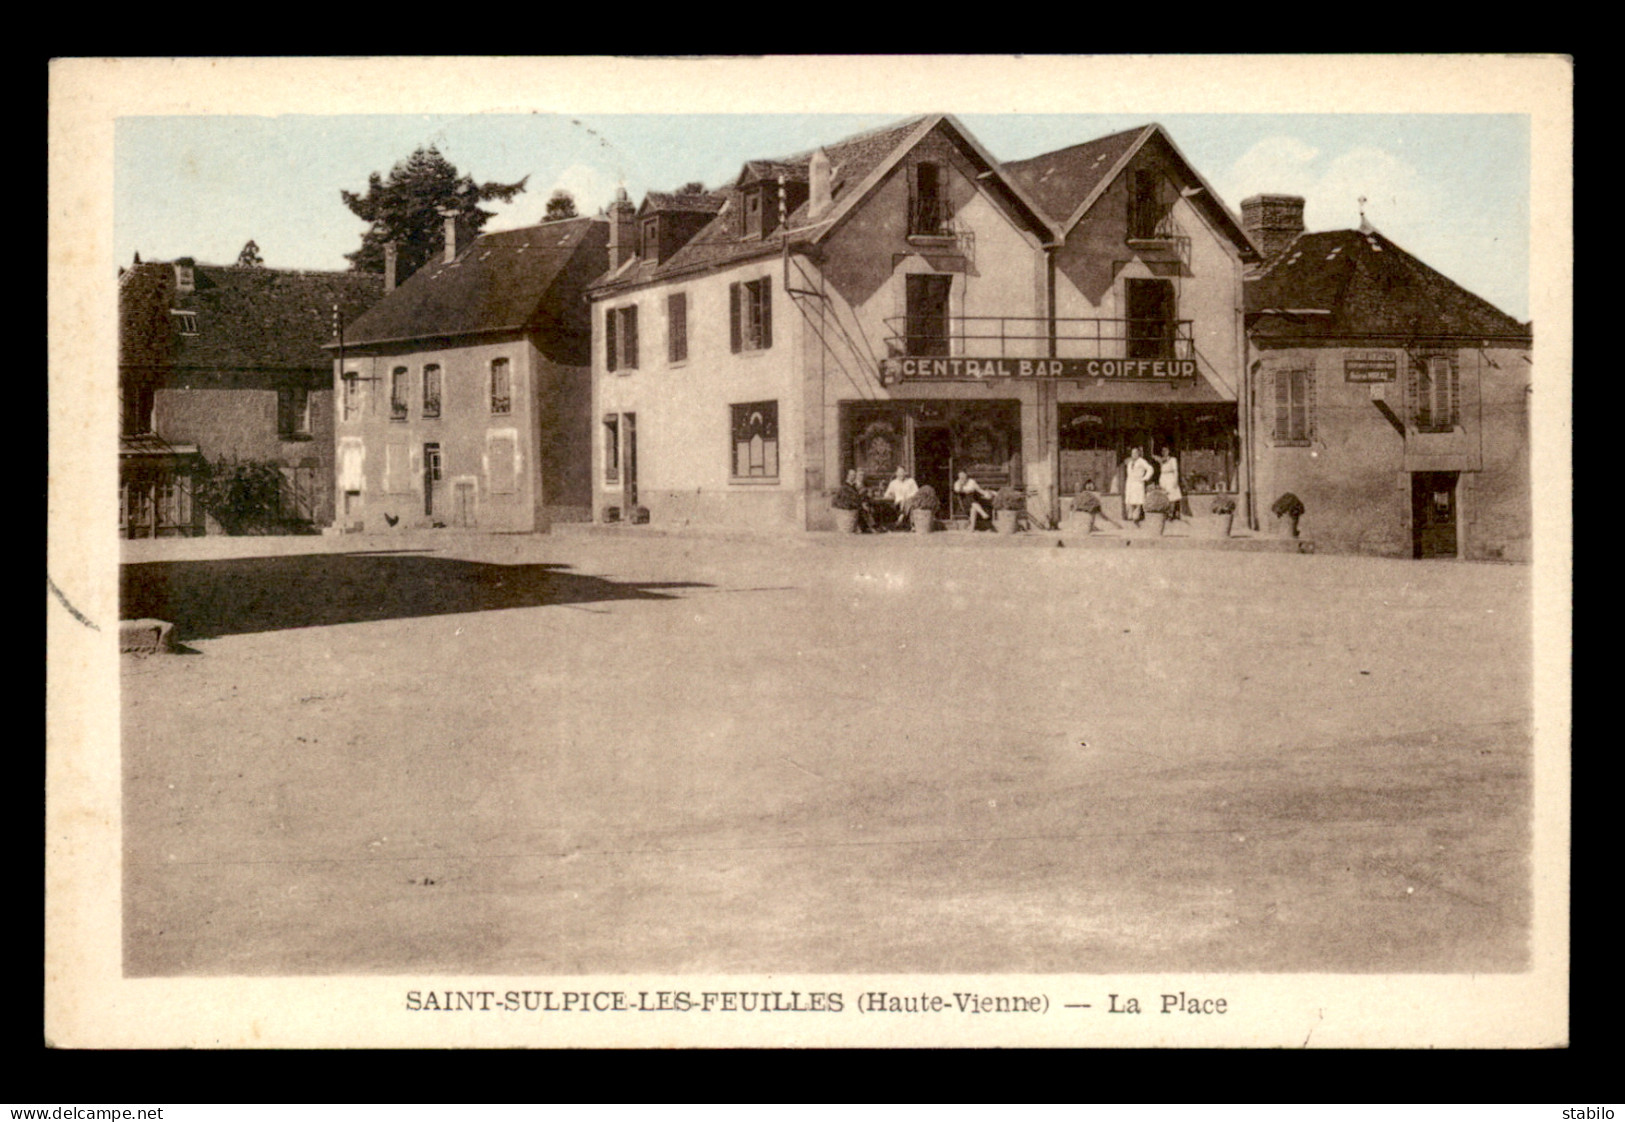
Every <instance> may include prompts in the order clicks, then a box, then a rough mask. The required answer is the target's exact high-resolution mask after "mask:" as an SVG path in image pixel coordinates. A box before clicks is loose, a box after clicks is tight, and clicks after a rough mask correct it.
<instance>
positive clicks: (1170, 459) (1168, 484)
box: [1157, 448, 1185, 518]
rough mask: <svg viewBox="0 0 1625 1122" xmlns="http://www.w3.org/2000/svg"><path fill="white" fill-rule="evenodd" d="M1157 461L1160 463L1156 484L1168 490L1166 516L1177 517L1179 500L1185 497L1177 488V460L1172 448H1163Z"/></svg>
mask: <svg viewBox="0 0 1625 1122" xmlns="http://www.w3.org/2000/svg"><path fill="white" fill-rule="evenodd" d="M1157 462H1158V463H1160V464H1161V465H1162V467H1161V469H1160V470H1159V472H1158V475H1157V486H1159V487H1161V488H1162V489H1163V490H1164V491H1166V492H1168V517H1169V518H1178V517H1179V507H1180V500H1181V499H1183V498H1184V497H1185V492H1183V491H1181V490H1180V489H1179V461H1178V460H1176V459H1174V452H1173V449H1172V448H1164V449H1163V450H1162V455H1161V456H1160V457H1158V461H1157Z"/></svg>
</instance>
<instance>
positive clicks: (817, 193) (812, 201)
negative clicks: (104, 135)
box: [807, 148, 834, 221]
mask: <svg viewBox="0 0 1625 1122" xmlns="http://www.w3.org/2000/svg"><path fill="white" fill-rule="evenodd" d="M807 180H808V184H807V186H808V195H807V217H808V218H811V219H813V220H814V221H817V220H818V219H820V218H822V217H823V216H824V215H826V214H828V213H829V208H830V207H831V206H832V205H834V198H833V195H832V192H831V189H830V166H829V153H828V152H826V151H824V150H823V149H822V148H820V149H819V150H818V151H816V152H814V153H813V154H812V160H811V161H810V162H809V163H808V165H807Z"/></svg>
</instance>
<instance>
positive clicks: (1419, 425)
mask: <svg viewBox="0 0 1625 1122" xmlns="http://www.w3.org/2000/svg"><path fill="white" fill-rule="evenodd" d="M1410 381H1411V386H1410V390H1411V392H1410V398H1411V424H1413V425H1415V426H1416V429H1417V431H1419V432H1451V431H1453V430H1454V429H1455V427H1456V424H1457V422H1458V421H1459V420H1460V403H1459V402H1460V397H1461V384H1460V377H1459V375H1458V373H1457V368H1456V359H1455V356H1454V355H1447V354H1445V355H1424V356H1416V357H1413V358H1412V359H1411V378H1410Z"/></svg>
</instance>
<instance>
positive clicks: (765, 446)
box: [728, 399, 783, 483]
mask: <svg viewBox="0 0 1625 1122" xmlns="http://www.w3.org/2000/svg"><path fill="white" fill-rule="evenodd" d="M758 413H759V414H762V421H761V426H760V429H761V431H759V432H757V433H755V435H754V436H753V437H752V438H751V439H750V440H747V441H744V442H741V440H740V436H741V435H742V434H747V433H750V432H751V430H752V427H753V426H752V419H753V416H754V415H755V414H758ZM758 439H759V440H760V442H761V470H760V471H758V470H756V467H757V462H756V456H755V449H754V448H752V447H751V446H752V445H753V444H754V443H755V442H756V440H758ZM741 447H745V448H748V449H750V450H749V451H747V452H746V454H745V459H746V468H747V470H746V472H745V473H744V474H741V473H740V471H739V466H740V450H741ZM780 451H781V443H780V440H779V403H778V400H777V399H774V400H771V401H745V402H739V403H737V404H731V405H729V406H728V479H729V482H731V483H777V482H779V479H780V475H781V472H782V470H783V464H782V462H781V458H780ZM770 465H771V470H769V466H770Z"/></svg>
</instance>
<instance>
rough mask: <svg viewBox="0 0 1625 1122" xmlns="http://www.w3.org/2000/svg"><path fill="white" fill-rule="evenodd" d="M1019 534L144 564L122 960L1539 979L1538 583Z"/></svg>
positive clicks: (360, 550)
mask: <svg viewBox="0 0 1625 1122" xmlns="http://www.w3.org/2000/svg"><path fill="white" fill-rule="evenodd" d="M1005 544H1006V543H989V544H987V545H985V546H984V544H983V543H980V542H978V543H976V544H975V545H971V544H964V545H954V544H949V543H945V542H941V541H937V540H934V539H929V538H928V539H915V538H912V537H910V536H907V535H899V536H897V537H895V538H881V539H878V540H870V539H861V538H860V539H850V540H847V541H840V542H837V541H835V540H834V539H833V538H832V537H829V538H825V539H822V540H819V539H815V538H810V537H809V538H798V539H795V540H792V541H786V542H764V541H750V540H743V541H742V540H720V539H705V538H697V537H675V536H673V537H648V536H644V537H640V536H638V535H636V534H635V533H627V534H624V535H620V536H615V535H609V534H592V533H586V532H561V533H555V534H553V535H550V536H542V537H493V538H485V539H481V538H475V537H453V536H448V535H445V534H441V535H423V536H418V537H413V536H410V535H401V536H399V537H390V538H342V539H334V538H325V539H298V540H280V541H272V540H269V539H263V540H261V541H258V542H255V541H248V540H243V539H205V540H203V541H198V542H177V543H156V544H150V545H146V546H145V548H144V549H143V550H141V551H139V552H137V551H136V550H135V549H134V548H132V550H131V552H130V553H128V554H127V556H126V560H127V564H126V565H125V566H124V574H123V575H124V596H125V610H124V612H123V614H124V615H125V616H126V617H129V616H131V615H155V616H158V617H159V618H163V619H168V620H171V621H173V622H175V623H176V625H177V634H178V636H179V638H180V640H181V642H182V643H184V644H185V645H186V647H187V648H188V650H189V651H191V652H195V653H182V654H178V655H173V656H154V657H148V658H136V657H126V658H125V659H124V661H123V678H122V688H123V712H124V742H123V766H124V816H125V817H124V829H125V863H124V870H125V871H124V916H125V967H126V973H127V974H130V975H137V976H141V975H187V974H199V975H219V974H324V973H335V972H346V973H356V972H363V973H364V972H378V973H382V972H392V973H404V972H429V971H433V972H449V973H517V972H534V973H577V972H603V973H618V972H657V971H658V972H694V973H709V972H751V973H758V972H760V973H769V972H771V973H778V974H782V973H791V972H804V971H805V972H839V973H854V972H894V971H895V972H909V973H934V972H976V973H988V972H1003V971H1020V972H1035V973H1040V972H1069V973H1070V972H1081V973H1104V972H1136V971H1172V970H1180V971H1214V972H1226V971H1247V972H1253V971H1295V972H1296V971H1335V972H1367V971H1374V972H1406V971H1429V972H1456V971H1460V972H1466V971H1475V972H1498V971H1508V970H1519V969H1522V968H1524V967H1525V966H1526V965H1527V960H1528V948H1527V945H1526V942H1527V937H1528V932H1529V920H1530V884H1529V879H1530V867H1529V857H1528V850H1529V828H1530V825H1529V809H1530V799H1531V790H1530V773H1531V735H1530V722H1531V707H1530V684H1531V676H1530V665H1529V662H1530V659H1529V654H1528V651H1529V643H1530V635H1529V608H1528V605H1529V583H1530V580H1529V578H1530V574H1529V570H1527V569H1525V568H1520V567H1511V566H1486V565H1468V564H1456V563H1449V562H1413V561H1388V560H1379V559H1371V558H1359V557H1333V556H1300V555H1297V554H1285V553H1260V554H1252V553H1231V552H1218V551H1202V550H1157V549H1146V550H1134V549H1124V550H1084V549H1036V548H1016V547H1014V546H1013V545H1012V546H1010V547H1004V546H1005ZM159 558H168V559H167V560H161V559H159Z"/></svg>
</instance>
